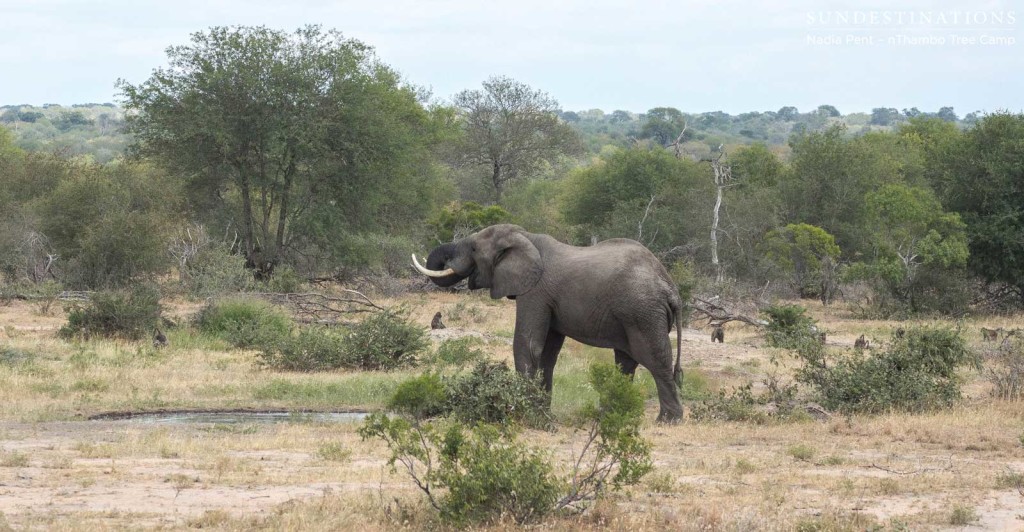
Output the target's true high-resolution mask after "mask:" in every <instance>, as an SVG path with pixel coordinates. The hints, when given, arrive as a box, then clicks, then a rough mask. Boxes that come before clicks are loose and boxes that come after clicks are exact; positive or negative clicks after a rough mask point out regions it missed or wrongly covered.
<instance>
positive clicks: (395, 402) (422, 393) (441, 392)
mask: <svg viewBox="0 0 1024 532" xmlns="http://www.w3.org/2000/svg"><path fill="white" fill-rule="evenodd" d="M388 409H389V410H392V411H394V412H398V413H400V414H402V415H406V416H410V417H412V418H413V419H425V418H428V417H434V416H438V415H441V414H445V413H447V412H448V394H447V392H446V391H445V387H444V382H442V381H441V377H439V376H438V375H437V374H435V373H425V374H423V375H420V376H419V377H413V378H411V379H409V380H407V381H405V382H403V383H401V384H399V385H398V388H396V389H395V393H394V395H392V396H391V400H389V401H388Z"/></svg>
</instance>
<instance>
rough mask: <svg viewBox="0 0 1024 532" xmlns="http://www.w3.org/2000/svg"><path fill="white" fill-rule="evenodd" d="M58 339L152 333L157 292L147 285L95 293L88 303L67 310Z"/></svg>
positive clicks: (132, 337) (157, 311) (157, 312)
mask: <svg viewBox="0 0 1024 532" xmlns="http://www.w3.org/2000/svg"><path fill="white" fill-rule="evenodd" d="M66 311H67V314H68V322H67V324H66V325H64V326H63V327H61V329H60V331H59V334H60V336H61V337H62V338H71V337H74V336H82V337H89V336H102V337H105V338H113V337H118V338H126V339H129V340H138V339H140V338H143V337H146V336H148V335H150V334H152V333H153V331H154V328H155V327H156V326H157V322H158V320H159V319H160V292H159V291H157V289H156V288H154V287H152V286H149V285H138V286H136V287H135V288H134V289H132V290H131V291H127V292H126V291H110V292H96V293H94V294H93V295H92V297H91V298H90V300H89V302H87V303H84V304H78V303H76V304H73V305H71V306H69V307H68V308H67V309H66Z"/></svg>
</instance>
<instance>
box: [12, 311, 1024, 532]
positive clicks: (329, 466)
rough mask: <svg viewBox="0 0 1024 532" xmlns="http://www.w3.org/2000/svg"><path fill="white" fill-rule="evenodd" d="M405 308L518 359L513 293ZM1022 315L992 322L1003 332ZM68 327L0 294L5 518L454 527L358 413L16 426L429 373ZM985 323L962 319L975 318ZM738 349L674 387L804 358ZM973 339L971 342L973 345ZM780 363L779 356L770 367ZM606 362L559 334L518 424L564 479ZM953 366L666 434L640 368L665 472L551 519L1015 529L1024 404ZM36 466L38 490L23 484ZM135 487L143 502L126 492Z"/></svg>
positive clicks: (331, 390) (715, 383) (744, 375)
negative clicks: (833, 409) (285, 365)
mask: <svg viewBox="0 0 1024 532" xmlns="http://www.w3.org/2000/svg"><path fill="white" fill-rule="evenodd" d="M405 301H410V302H415V303H416V305H415V310H414V313H413V319H414V320H415V321H416V322H417V323H419V324H421V325H422V326H424V327H426V326H427V325H428V324H429V322H430V319H431V318H432V317H433V314H434V312H436V311H438V310H441V311H442V313H443V314H445V316H446V317H445V321H446V323H447V324H448V326H449V327H450V328H456V327H457V328H464V329H468V330H477V331H480V332H484V333H487V334H489V335H490V336H489V338H490V340H489V341H486V342H483V343H480V344H479V345H477V346H475V347H478V348H479V349H481V350H483V351H484V353H485V356H486V357H488V358H491V359H495V360H504V361H507V362H509V363H510V364H511V347H510V346H509V344H508V342H507V341H505V338H508V337H509V334H510V331H511V330H512V323H513V320H514V304H513V303H512V302H507V301H498V302H491V301H490V300H488V299H481V298H479V297H477V296H469V297H466V296H460V295H455V294H440V293H438V294H429V295H426V296H424V295H414V296H410V298H407V299H406V300H405ZM388 303H393V301H389V302H388ZM458 305H462V307H461V308H456V307H457V306H458ZM197 306H198V305H194V304H191V306H190V307H189V308H190V310H191V309H194V308H196V307H197ZM810 306H811V314H812V315H814V316H815V317H816V318H818V319H819V320H821V322H822V324H823V326H824V328H826V329H828V330H829V331H831V332H830V334H829V342H830V344H833V343H834V344H835V345H836V346H838V347H836V348H842V346H843V345H848V346H850V347H851V348H852V345H853V341H854V339H856V338H857V337H858V336H859V335H860V334H865V333H868V334H867V336H869V337H875V338H878V339H880V340H882V341H884V340H885V339H886V338H887V337H888V334H889V332H890V331H891V330H893V329H894V328H895V327H897V326H899V325H901V324H898V323H895V322H885V321H861V320H854V319H851V318H850V317H849V315H848V314H847V313H845V311H844V310H843V309H842V308H829V309H825V308H822V307H820V305H817V306H816V305H814V304H811V305H810ZM183 307H184V306H182V308H183ZM446 309H448V310H446ZM450 310H456V312H450ZM450 314H455V316H450ZM178 321H179V322H180V323H187V319H185V318H183V319H179V320H178ZM1022 321H1024V320H1021V319H1020V318H1019V317H1012V318H999V319H998V320H996V321H993V322H992V323H991V324H992V325H996V326H1003V327H1007V328H1009V327H1013V326H1020V323H1021V322H1022ZM60 323H61V317H60V312H59V310H57V309H55V311H54V312H53V313H52V314H51V315H48V316H40V315H39V314H38V313H36V312H35V310H34V308H33V307H32V306H31V305H27V304H22V303H20V302H15V303H14V304H12V305H11V306H8V307H0V338H2V340H3V347H2V348H0V404H4V409H3V410H2V411H0V436H2V438H0V445H2V447H0V465H2V466H3V467H5V468H7V469H4V470H0V474H4V475H7V476H6V477H4V478H5V479H7V480H4V483H5V484H6V485H7V487H6V490H7V491H5V498H11V499H9V500H11V501H14V502H12V503H11V504H12V505H15V504H16V505H17V507H16V509H14V510H10V511H8V510H4V511H3V519H4V521H0V528H4V526H3V524H4V523H6V524H7V525H9V526H10V527H12V528H37V529H71V528H87V529H101V528H103V529H106V528H143V527H150V526H153V527H155V526H160V527H166V528H184V527H189V526H191V527H212V528H220V529H232V530H241V529H253V528H257V529H259V528H262V529H275V530H276V529H281V530H309V529H313V530H317V529H319V530H330V529H350V528H359V529H366V530H382V529H393V528H405V529H422V528H434V529H438V528H443V523H440V522H439V521H438V520H437V518H436V517H435V516H434V515H433V512H432V511H431V510H430V509H429V508H428V507H426V506H425V505H424V503H423V499H422V497H421V496H420V495H419V494H418V493H417V490H416V489H415V487H413V486H412V485H411V483H410V482H409V481H408V479H407V478H406V477H405V476H404V475H403V472H402V471H401V469H399V470H398V471H395V472H392V471H391V470H390V468H388V467H387V465H386V463H385V461H386V457H387V455H386V451H385V450H384V449H382V448H381V446H380V445H378V444H374V443H373V442H364V441H362V440H361V439H360V438H359V437H358V435H357V434H356V432H355V430H356V428H357V427H358V424H356V423H352V424H324V423H315V422H308V421H301V422H300V421H298V420H297V421H296V422H287V423H280V424H243V425H233V424H221V425H201V426H195V425H189V426H173V427H168V426H159V425H145V424H141V423H129V422H91V423H28V424H25V423H21V422H26V421H27V422H37V421H49V420H58V421H68V420H81V419H82V418H83V417H85V416H87V415H89V414H93V413H97V412H102V411H111V410H132V409H143V408H271V407H273V408H306V409H316V410H320V409H323V410H328V409H364V408H365V409H375V408H379V407H380V406H381V405H382V404H383V403H384V401H385V399H386V398H387V397H388V396H389V395H390V393H391V390H393V389H394V387H395V386H396V385H397V383H399V382H401V381H402V380H404V379H405V378H407V377H409V376H411V375H414V374H417V373H418V371H416V370H410V371H402V372H394V373H383V372H370V373H357V372H324V373H312V374H300V373H290V372H281V371H272V370H267V369H263V368H260V367H259V366H258V365H257V364H255V357H254V354H253V353H252V352H250V351H246V350H241V349H232V348H230V346H228V345H227V343H226V342H224V341H223V340H220V339H218V338H216V337H213V336H210V335H204V334H199V333H198V332H197V331H195V330H193V329H191V328H189V327H187V326H186V327H180V328H175V329H171V330H168V331H165V332H166V333H167V335H168V338H169V341H170V346H169V347H167V348H166V349H161V350H153V349H151V348H150V347H149V346H148V343H147V342H139V343H132V342H124V341H81V342H63V341H60V340H57V339H56V338H55V337H54V336H53V335H52V333H51V332H48V330H49V331H52V330H53V329H55V328H56V327H58V326H59V325H60ZM986 323H988V322H986V321H985V320H977V321H970V320H969V322H968V323H967V324H966V325H965V327H967V328H968V329H969V330H971V328H973V330H976V326H977V325H978V324H986ZM1014 324H1016V325H1014ZM40 326H41V327H49V328H50V329H48V330H38V328H39V327H40ZM673 339H674V334H673ZM728 341H729V343H727V344H725V345H724V346H718V345H717V344H716V345H715V346H714V348H711V347H710V343H709V340H708V339H707V335H706V334H705V333H704V332H703V331H700V332H699V334H697V333H694V334H693V336H692V338H687V337H686V336H684V343H683V359H684V362H685V366H686V367H685V373H684V374H685V383H684V386H683V389H682V396H683V398H684V400H686V401H689V402H692V401H699V400H701V399H703V398H705V397H707V396H708V395H710V394H714V393H716V392H717V390H719V389H730V388H731V387H733V386H736V385H740V384H743V383H745V382H747V381H753V382H754V383H755V391H759V390H761V384H760V383H761V380H762V379H763V377H764V374H765V373H766V372H768V371H779V373H780V374H782V375H787V376H788V374H789V373H788V371H789V370H791V368H792V364H793V362H792V360H791V359H790V358H788V355H787V354H786V352H784V351H781V350H775V349H765V348H759V347H750V346H748V345H747V344H754V345H760V344H759V342H760V338H759V336H758V334H757V331H756V330H754V329H752V328H749V327H746V326H736V327H734V328H731V329H730V331H729V337H728ZM972 342H974V343H975V344H977V345H979V346H980V345H981V340H980V336H979V337H978V338H976V339H972ZM873 343H874V342H873ZM773 354H774V355H775V356H776V359H777V360H778V362H779V364H780V365H779V366H778V367H776V366H775V365H773V364H771V363H770V357H771V356H772V355H773ZM612 359H613V356H612V353H611V352H610V351H609V350H604V349H596V348H591V347H587V346H582V345H580V344H577V343H575V342H567V343H566V346H565V349H564V350H563V352H562V355H561V357H560V360H559V363H558V366H557V368H556V374H555V383H554V397H553V405H552V409H553V411H554V413H555V416H556V419H558V420H560V421H562V422H563V424H562V425H560V426H558V427H557V428H556V429H555V430H553V431H550V432H548V431H527V432H526V433H525V434H524V436H523V437H524V439H525V440H526V441H529V442H530V443H531V444H532V445H537V446H540V447H542V448H544V449H546V450H547V451H548V452H549V453H550V455H551V457H552V459H553V460H554V461H555V462H556V464H557V466H558V467H559V468H560V469H561V470H562V471H565V470H567V468H569V467H570V464H571V462H570V460H571V458H570V457H571V456H573V452H574V451H578V449H579V447H580V446H581V444H582V443H581V442H582V439H583V438H584V437H585V434H583V433H581V432H579V431H576V430H574V429H573V428H571V427H570V426H568V425H567V424H565V423H564V422H565V421H570V420H572V419H573V418H574V416H575V414H576V412H578V411H579V409H580V408H581V407H582V406H583V405H585V404H587V403H588V402H590V401H592V400H593V399H594V398H595V397H596V394H595V393H594V391H593V390H592V389H590V388H589V386H588V384H587V381H586V369H587V368H588V367H589V365H590V364H591V363H592V362H594V361H603V362H609V361H611V360H612ZM459 369H460V368H459V367H458V366H455V367H451V368H446V369H445V371H449V372H451V371H458V370H459ZM963 376H964V378H965V379H966V387H965V390H966V395H967V397H968V398H967V400H965V401H964V402H963V403H962V404H961V405H959V406H957V407H954V408H952V409H948V410H944V411H938V412H931V413H927V414H920V415H911V414H883V415H877V416H849V417H839V416H836V417H833V418H832V419H830V420H827V421H824V422H806V423H787V424H767V425H755V424H750V423H736V422H719V421H714V422H699V423H698V422H694V421H692V420H687V421H685V422H684V423H682V424H680V425H676V426H665V425H658V424H655V423H654V422H653V420H654V417H655V416H656V415H657V410H658V403H657V398H656V392H655V387H654V383H653V381H652V380H651V378H650V374H649V373H648V372H647V371H645V370H643V369H640V370H638V372H637V376H636V380H637V382H638V383H640V385H641V386H642V387H643V388H644V390H645V392H646V394H647V398H648V401H647V419H648V421H649V422H648V424H647V425H646V426H645V428H644V436H645V437H646V438H648V439H650V440H651V442H652V444H653V455H652V457H653V460H654V466H655V471H654V472H653V473H652V474H651V475H650V476H648V477H647V478H646V479H645V481H644V482H643V483H642V484H641V485H639V486H636V487H634V488H631V489H629V490H627V491H625V492H623V493H620V494H613V495H612V496H611V497H609V498H608V499H607V500H604V501H601V502H600V503H599V504H598V505H597V506H596V507H594V508H593V509H592V510H590V511H589V512H587V513H585V514H582V515H574V516H558V517H553V518H552V519H551V520H549V521H545V522H544V523H543V524H542V527H543V528H552V529H583V530H593V529H605V528H611V529H628V530H664V529H672V530H729V529H744V530H763V529H772V530H774V529H783V530H863V529H886V530H905V529H911V530H918V529H924V530H927V529H937V528H942V527H949V526H965V525H962V524H957V523H961V522H962V523H966V524H967V525H970V524H975V523H978V522H979V520H981V522H983V523H985V525H986V526H990V527H993V528H1012V527H1014V526H1017V525H1018V523H1019V522H1017V521H1012V520H1011V521H1006V522H1000V521H994V519H998V518H999V516H1000V515H1002V514H999V513H997V512H995V511H994V509H995V508H997V507H998V501H999V499H998V497H1003V496H1009V495H1013V496H1016V494H1015V491H1013V490H1019V489H1022V485H1024V474H1022V473H1021V472H1020V471H1019V468H1010V469H1008V468H1007V466H1006V463H1007V461H1008V459H1010V458H1008V457H1015V456H1018V455H1019V453H1020V450H1021V448H1022V433H1021V425H1020V420H1021V419H1024V402H1008V401H1001V400H995V399H991V398H990V397H989V396H988V393H987V391H988V384H987V383H986V381H985V380H984V377H983V376H982V375H981V374H979V373H977V372H974V371H965V372H964V375H963ZM24 468H28V469H27V470H26V471H22V472H21V473H30V476H31V477H32V488H33V489H32V490H31V491H30V490H25V489H23V487H22V484H18V483H17V482H15V481H13V480H11V479H15V478H16V477H17V475H18V474H19V471H18V469H24ZM908 472H912V474H910V473H908ZM211 488H216V489H211ZM382 490H383V491H382ZM126 492H127V493H131V495H132V496H131V497H127V498H126V500H130V501H132V502H131V503H125V502H123V501H122V500H121V499H118V498H117V497H116V496H115V495H114V494H117V493H121V494H123V493H126ZM381 493H385V494H386V496H385V497H383V498H382V497H380V494H381ZM33 496H34V497H39V499H38V500H33V499H31V497H33ZM12 497H13V498H12ZM22 497H23V498H24V499H22ZM75 497H78V499H76V498H75ZM81 499H87V500H90V501H95V504H97V505H103V508H105V509H104V510H102V511H90V510H83V509H82V507H81V506H76V505H75V503H74V501H75V500H81ZM958 505H959V506H958ZM5 508H8V507H5ZM107 508H110V509H109V510H108V509H107ZM1012 517H1013V516H1010V518H1011V519H1012ZM493 528H494V529H501V530H504V529H508V528H509V526H508V525H507V523H506V524H502V523H498V524H495V525H494V526H493Z"/></svg>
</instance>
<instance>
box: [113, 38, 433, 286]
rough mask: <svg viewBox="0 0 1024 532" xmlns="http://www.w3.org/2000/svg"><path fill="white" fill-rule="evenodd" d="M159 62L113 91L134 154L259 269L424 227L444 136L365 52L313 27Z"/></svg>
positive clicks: (174, 50)
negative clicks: (230, 231)
mask: <svg viewBox="0 0 1024 532" xmlns="http://www.w3.org/2000/svg"><path fill="white" fill-rule="evenodd" d="M167 53H168V59H169V66H168V67H165V68H158V69H156V70H155V71H154V72H153V75H152V76H151V77H150V78H149V79H148V80H146V81H145V82H143V83H141V84H138V85H132V84H130V83H128V82H126V81H123V80H122V81H121V82H120V88H121V90H122V95H123V97H124V98H125V104H126V108H127V110H128V111H129V113H128V115H127V119H126V127H127V129H128V131H129V132H131V133H132V134H133V135H134V136H135V138H136V144H135V145H134V148H133V151H134V153H136V154H140V155H147V156H152V157H154V158H155V159H156V160H158V161H159V162H160V163H162V164H164V165H166V166H167V167H168V168H170V169H172V170H173V171H174V173H175V174H176V175H182V176H189V177H188V179H189V182H188V183H187V190H188V191H189V192H190V195H191V196H192V202H193V205H195V207H196V208H197V210H199V211H200V213H201V214H202V215H204V216H205V217H207V218H210V219H211V220H213V221H217V222H220V223H225V224H226V223H230V224H231V225H232V226H233V227H237V228H239V230H240V232H241V235H240V237H241V239H242V242H243V245H244V248H245V250H246V251H247V253H249V254H250V255H253V254H256V255H258V262H260V263H261V264H264V265H268V267H267V268H266V269H267V270H270V271H272V269H273V266H274V265H275V264H277V263H278V262H280V261H282V260H289V259H291V260H295V258H296V256H297V255H299V254H301V255H302V256H306V257H309V256H327V257H328V258H329V259H334V260H335V261H337V260H339V257H337V256H335V255H337V254H338V252H340V253H341V254H344V252H345V250H344V249H339V248H338V244H337V242H339V241H345V239H344V238H339V237H344V236H348V235H351V234H352V233H358V232H362V231H380V230H381V229H385V230H386V229H388V228H389V227H388V226H387V225H384V223H383V222H384V220H387V222H388V223H391V224H394V225H396V226H399V227H401V226H403V225H413V224H412V223H411V222H412V221H414V220H422V218H423V217H424V215H425V213H426V211H427V209H428V208H429V206H430V200H432V199H433V198H434V192H432V190H435V189H437V187H436V186H433V185H434V184H435V183H436V178H435V176H436V172H435V171H434V168H433V166H432V160H433V159H432V153H431V147H432V146H433V143H434V142H436V141H437V140H438V139H439V137H440V133H441V132H442V127H441V126H440V125H439V121H435V120H432V119H431V118H432V115H431V113H430V112H428V110H426V109H424V108H423V106H422V105H420V103H419V102H418V99H417V93H416V92H415V91H414V90H413V89H412V88H410V87H407V86H405V85H403V84H402V82H401V81H400V78H399V76H398V74H397V73H395V72H394V71H393V70H391V69H390V68H388V67H387V66H385V65H383V64H381V63H380V62H379V61H377V60H376V58H375V57H374V55H373V52H372V50H371V49H370V48H369V47H368V46H366V45H364V44H363V43H361V42H359V41H356V40H352V39H345V38H343V37H342V35H341V34H340V33H338V32H336V31H324V30H322V29H321V28H320V27H318V26H306V27H304V28H301V29H299V30H297V31H295V32H294V33H290V34H289V33H285V32H281V31H276V30H271V29H268V28H265V27H230V28H228V27H218V28H212V29H210V30H209V31H207V32H200V33H195V34H193V36H192V42H191V44H188V45H183V46H173V47H170V48H169V49H168V52H167ZM440 114H441V115H442V116H443V112H442V113H440ZM382 225H383V227H381V226H382ZM265 273H269V271H268V272H265Z"/></svg>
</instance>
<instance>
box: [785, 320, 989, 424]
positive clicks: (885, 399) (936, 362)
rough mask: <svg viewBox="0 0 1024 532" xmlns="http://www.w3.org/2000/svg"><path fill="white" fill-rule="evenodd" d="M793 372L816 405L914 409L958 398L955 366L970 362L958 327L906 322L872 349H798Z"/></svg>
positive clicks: (871, 409)
mask: <svg viewBox="0 0 1024 532" xmlns="http://www.w3.org/2000/svg"><path fill="white" fill-rule="evenodd" d="M798 353H799V356H800V358H801V359H802V361H803V365H802V367H801V368H800V369H799V370H798V371H797V375H796V378H797V380H798V381H800V382H804V383H807V384H810V385H811V386H813V387H814V388H815V389H816V390H817V392H818V393H819V394H820V395H821V400H822V405H823V406H824V407H825V408H828V409H830V410H839V411H843V412H862V413H879V412H885V411H888V410H893V409H895V410H901V411H909V412H919V411H923V410H929V409H935V408H942V407H946V406H949V405H951V404H953V403H954V402H956V401H957V400H959V399H960V379H959V378H958V377H957V375H956V370H957V368H959V367H961V366H963V365H965V364H968V363H971V362H973V356H972V354H971V353H970V351H968V350H967V347H966V344H965V343H964V340H963V338H961V336H960V334H959V332H957V331H955V330H951V329H945V328H938V327H916V328H908V329H907V330H906V332H905V334H904V335H902V337H900V336H896V335H894V336H893V338H892V340H891V341H890V344H889V347H888V348H887V349H886V350H885V351H882V352H877V353H875V354H873V355H865V354H862V353H856V352H854V353H846V354H845V356H833V355H830V354H828V353H825V352H823V351H813V352H806V351H799V352H798Z"/></svg>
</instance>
